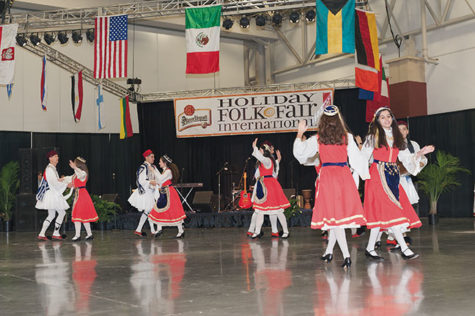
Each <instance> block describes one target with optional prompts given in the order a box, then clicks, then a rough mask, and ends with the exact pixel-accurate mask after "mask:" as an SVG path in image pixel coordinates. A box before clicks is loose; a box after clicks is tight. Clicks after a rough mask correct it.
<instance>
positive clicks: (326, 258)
mask: <svg viewBox="0 0 475 316" xmlns="http://www.w3.org/2000/svg"><path fill="white" fill-rule="evenodd" d="M320 259H322V260H323V261H325V262H331V261H332V260H333V254H331V253H329V254H327V255H324V256H322V257H321V258H320Z"/></svg>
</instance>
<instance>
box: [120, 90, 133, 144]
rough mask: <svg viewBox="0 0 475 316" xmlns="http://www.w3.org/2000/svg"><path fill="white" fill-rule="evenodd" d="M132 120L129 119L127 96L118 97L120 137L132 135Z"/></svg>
mask: <svg viewBox="0 0 475 316" xmlns="http://www.w3.org/2000/svg"><path fill="white" fill-rule="evenodd" d="M132 136H134V133H133V131H132V122H131V121H130V109H129V96H126V97H125V98H122V99H120V139H124V138H126V137H132Z"/></svg>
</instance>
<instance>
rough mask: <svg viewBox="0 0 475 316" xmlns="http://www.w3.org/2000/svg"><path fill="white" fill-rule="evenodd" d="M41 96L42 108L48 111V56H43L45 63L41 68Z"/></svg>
mask: <svg viewBox="0 0 475 316" xmlns="http://www.w3.org/2000/svg"><path fill="white" fill-rule="evenodd" d="M40 96H41V108H42V109H43V111H46V56H43V63H42V67H41V86H40Z"/></svg>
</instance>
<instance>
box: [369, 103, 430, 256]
mask: <svg viewBox="0 0 475 316" xmlns="http://www.w3.org/2000/svg"><path fill="white" fill-rule="evenodd" d="M361 151H362V153H363V154H364V155H365V157H366V159H367V160H368V161H371V159H372V165H371V168H370V176H371V179H369V180H368V181H366V183H365V198H364V210H365V217H366V220H367V227H368V229H371V234H370V236H369V241H368V246H367V247H366V252H365V254H366V256H367V257H368V258H371V259H374V260H383V258H382V257H380V256H379V255H378V254H377V253H376V252H375V250H374V246H375V243H376V241H377V238H378V234H379V231H380V229H387V230H388V231H389V232H390V233H391V234H393V235H394V237H395V238H396V240H397V242H398V244H399V246H397V248H396V249H400V250H401V251H402V257H403V258H404V259H414V258H417V257H418V255H417V254H415V253H414V252H412V250H411V249H409V247H408V246H407V245H406V242H405V241H404V237H403V232H405V231H406V230H407V229H408V228H416V227H420V226H421V225H422V224H421V221H420V219H419V217H418V216H417V214H416V212H415V211H414V209H413V208H412V205H411V203H410V202H409V199H408V198H407V195H406V193H405V192H404V189H403V188H402V186H401V185H400V184H399V169H398V167H397V164H396V159H398V158H399V160H400V161H401V163H402V164H403V165H404V167H405V168H406V170H407V171H408V172H409V173H411V174H412V175H416V174H417V173H418V172H419V171H420V170H421V159H422V157H423V156H424V155H425V154H428V153H431V152H433V151H434V146H425V147H424V148H422V149H421V150H420V151H418V152H417V153H414V154H411V152H410V151H409V150H408V149H407V145H406V142H405V141H404V137H403V136H402V135H401V132H400V131H399V128H398V126H397V123H396V119H395V117H394V115H393V113H392V112H391V110H390V109H389V108H386V107H382V108H379V109H378V110H377V111H376V113H375V115H374V118H373V120H372V122H371V123H370V125H369V132H368V135H367V137H366V140H365V143H364V145H363V147H362V149H361Z"/></svg>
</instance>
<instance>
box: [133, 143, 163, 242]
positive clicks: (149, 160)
mask: <svg viewBox="0 0 475 316" xmlns="http://www.w3.org/2000/svg"><path fill="white" fill-rule="evenodd" d="M142 156H143V157H144V158H145V161H144V162H143V164H141V165H140V167H139V169H138V170H137V190H135V191H134V192H133V193H132V195H131V196H130V197H129V200H128V201H129V203H130V204H131V205H132V206H133V207H135V208H136V209H137V210H138V211H139V212H142V216H141V217H140V220H139V224H138V226H137V228H136V229H135V232H134V234H135V235H137V236H139V237H145V236H147V234H146V233H144V232H142V228H143V225H144V224H145V221H146V220H147V218H148V214H150V211H152V209H153V206H154V205H155V191H156V190H157V182H156V180H155V179H156V174H158V173H159V172H158V169H157V167H155V165H154V164H153V163H154V162H155V155H154V154H153V152H152V151H151V150H150V149H147V150H146V151H145V152H144V153H143V154H142ZM148 223H149V225H150V232H151V233H152V234H153V235H155V234H156V233H157V230H156V228H155V224H154V223H153V222H152V220H150V219H148Z"/></svg>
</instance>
